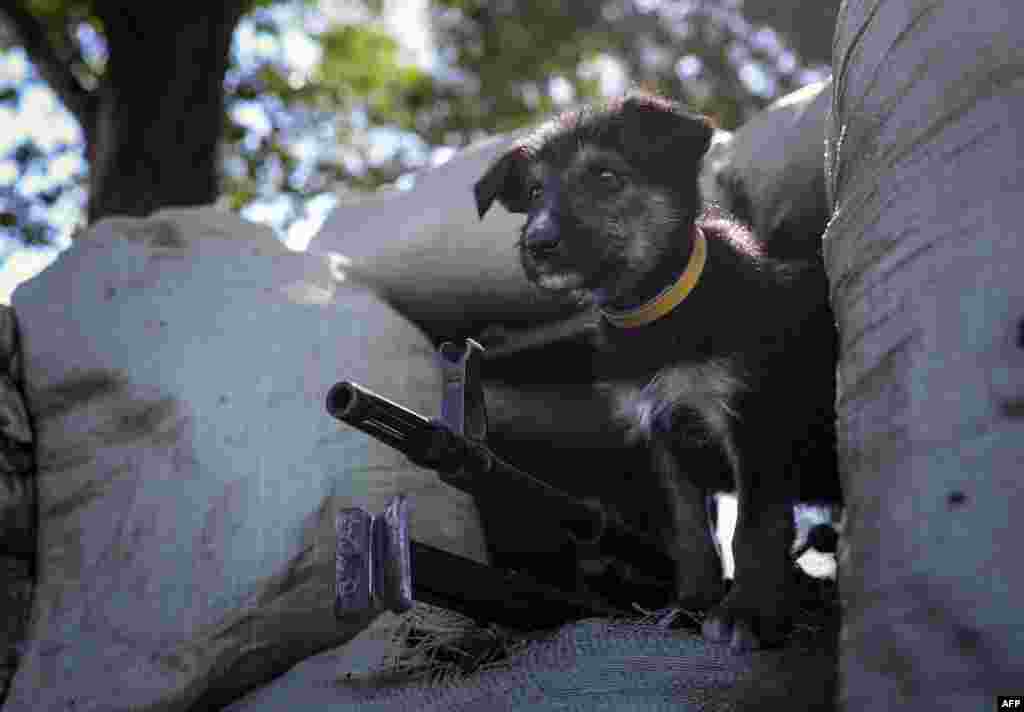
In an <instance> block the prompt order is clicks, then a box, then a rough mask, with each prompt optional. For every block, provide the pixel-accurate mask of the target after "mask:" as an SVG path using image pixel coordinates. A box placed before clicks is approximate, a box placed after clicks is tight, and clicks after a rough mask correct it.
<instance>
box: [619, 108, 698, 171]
mask: <svg viewBox="0 0 1024 712" xmlns="http://www.w3.org/2000/svg"><path fill="white" fill-rule="evenodd" d="M620 112H621V116H622V118H623V122H624V125H625V129H626V132H627V136H626V140H627V142H628V143H629V144H630V145H632V146H634V147H635V148H636V150H637V152H638V153H641V154H645V155H671V156H672V157H674V158H676V159H684V158H685V159H688V160H694V161H697V160H700V158H701V157H702V156H703V155H704V154H705V153H707V150H708V148H709V147H710V146H711V137H712V136H713V135H714V130H715V129H714V125H713V124H712V123H711V119H709V118H708V117H706V116H702V115H700V114H694V113H691V112H689V111H686V109H684V108H683V107H682V106H681V105H680V104H678V103H676V102H674V101H670V100H668V99H665V98H663V97H660V96H657V95H655V94H647V93H643V92H634V93H632V94H630V95H629V96H627V97H626V98H625V99H624V100H623V101H622V105H621V109H620Z"/></svg>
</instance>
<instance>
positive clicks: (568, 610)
mask: <svg viewBox="0 0 1024 712" xmlns="http://www.w3.org/2000/svg"><path fill="white" fill-rule="evenodd" d="M482 353H483V347H482V346H480V345H479V344H478V343H476V342H475V341H473V340H472V339H467V340H466V342H465V345H464V347H463V348H462V349H459V348H458V347H457V346H455V345H454V344H453V343H451V342H445V343H444V344H442V345H441V347H440V348H439V350H438V355H439V362H440V365H441V371H442V375H443V382H444V390H443V392H442V402H441V417H440V418H439V419H432V418H427V417H425V416H423V415H421V414H419V413H417V412H415V411H413V410H410V409H408V408H406V407H404V406H402V405H400V404H398V403H395V402H394V401H391V400H388V399H387V398H385V397H383V396H380V395H378V394H376V393H374V392H372V391H370V390H369V389H367V388H364V387H363V386H360V385H359V384H357V383H353V382H351V381H342V382H340V383H337V384H335V385H334V386H333V387H332V388H331V389H330V391H329V392H328V394H327V398H326V407H327V412H328V413H329V414H331V415H332V416H333V417H335V418H337V419H338V420H340V421H342V422H344V423H346V424H348V425H350V426H352V427H355V428H357V429H359V430H361V431H362V432H364V433H366V434H367V435H370V436H371V437H374V438H376V439H377V440H379V441H381V442H383V443H385V444H386V445H389V446H390V447H392V448H394V449H396V450H398V451H399V452H401V453H402V454H404V455H405V456H406V457H407V458H408V459H409V460H410V461H412V462H413V463H414V464H416V465H419V466H421V467H426V468H429V469H432V470H434V471H435V472H437V473H438V475H439V476H440V478H441V479H442V480H443V481H444V482H446V483H448V484H449V485H452V486H453V487H456V488H458V489H460V490H462V491H464V492H468V493H469V494H471V495H473V496H474V497H475V498H477V499H478V500H484V499H487V498H498V499H499V500H500V501H502V502H508V503H514V505H515V506H519V507H522V509H523V511H528V512H530V516H531V519H532V520H534V521H537V520H542V521H547V522H549V523H551V524H552V525H553V526H555V527H557V528H559V529H561V530H562V531H564V532H565V533H566V534H567V535H568V536H569V538H570V539H571V540H572V541H573V542H576V543H577V544H578V545H579V546H586V547H589V548H591V549H594V548H596V549H598V550H600V552H601V553H602V554H605V555H607V558H608V559H609V561H610V568H611V570H612V572H613V575H615V576H616V578H617V579H618V580H619V581H621V583H622V587H623V591H622V596H621V597H619V598H621V599H625V598H627V597H628V596H629V593H630V591H629V589H630V588H637V589H644V590H645V592H646V594H647V595H648V596H650V594H651V593H652V592H655V593H657V594H663V596H664V599H663V600H666V601H667V600H669V599H670V598H671V584H670V582H668V581H665V580H664V579H661V578H658V576H656V575H654V576H652V575H646V574H644V573H642V572H641V569H642V568H644V567H645V566H651V562H652V560H653V561H654V562H655V566H656V569H657V570H658V571H666V570H671V562H670V561H669V560H668V558H667V556H665V555H664V554H662V553H661V552H660V551H659V550H658V547H657V544H656V543H655V542H654V541H653V540H652V539H651V538H650V537H649V536H648V535H646V534H644V533H641V532H638V531H636V530H634V529H633V528H631V527H630V526H628V525H627V524H626V522H624V521H623V520H622V518H621V517H620V516H618V514H617V513H615V512H614V511H613V510H611V509H609V508H608V507H605V506H603V505H602V504H601V503H600V502H598V501H596V500H592V499H579V498H576V497H573V496H571V495H569V494H567V493H565V492H563V491H561V490H559V489H558V488H556V487H553V486H551V485H549V484H548V483H546V482H544V481H542V480H540V479H537V478H535V477H533V476H532V475H529V474H527V473H526V472H523V471H522V470H520V469H518V468H517V467H515V466H514V465H512V464H510V463H508V462H506V461H505V460H503V459H502V458H500V457H499V456H498V455H496V454H495V453H494V452H493V451H491V450H490V449H489V448H488V447H487V445H486V442H485V441H486V435H487V413H486V407H485V403H484V396H483V385H482V382H481V380H480V356H481V354H482ZM335 525H336V530H337V537H338V555H337V556H338V559H337V566H336V573H337V595H336V599H335V612H336V615H337V616H338V617H339V618H352V617H358V616H366V615H373V614H375V613H376V612H379V611H381V610H384V609H388V610H392V611H395V612H401V611H403V610H407V609H408V608H409V607H410V606H411V605H412V601H413V600H414V599H415V600H421V601H425V602H428V603H434V604H436V605H441V606H444V607H446V608H450V609H453V610H457V611H460V612H462V613H465V614H466V615H469V616H470V617H472V618H475V619H477V620H484V621H493V622H496V623H502V624H504V625H507V626H510V627H514V628H522V629H530V628H539V627H548V626H550V625H553V624H556V623H560V622H565V621H567V620H572V619H574V618H580V617H584V616H588V615H589V616H609V615H619V616H621V615H625V614H626V611H625V610H624V609H623V608H622V607H619V606H617V605H615V604H614V603H610V602H609V601H607V600H605V599H604V598H603V597H601V596H599V595H597V594H595V593H593V592H591V591H588V590H586V589H585V587H582V586H580V585H578V586H577V590H573V591H567V590H564V589H562V588H560V587H557V586H552V585H549V584H546V583H544V582H542V581H539V580H537V579H536V578H535V577H533V576H532V575H530V574H529V573H525V572H515V571H509V570H503V569H499V568H496V567H492V566H486V565H483V564H480V563H477V562H475V561H472V560H470V559H466V558H465V557H460V556H456V555H454V554H450V553H448V552H445V551H442V550H440V549H437V548H435V547H432V546H430V545H428V544H425V543H422V542H417V541H412V540H410V538H409V536H408V500H407V498H406V497H405V496H404V495H399V496H398V497H396V498H395V499H394V500H392V502H391V504H390V505H389V506H388V508H387V509H386V510H385V512H384V513H382V514H379V515H371V514H369V513H367V512H366V511H364V510H362V509H359V508H353V509H345V510H342V511H341V512H339V514H338V516H337V519H336V522H335ZM640 561H642V562H643V563H640ZM413 571H415V573H416V576H415V578H413V576H412V572H413Z"/></svg>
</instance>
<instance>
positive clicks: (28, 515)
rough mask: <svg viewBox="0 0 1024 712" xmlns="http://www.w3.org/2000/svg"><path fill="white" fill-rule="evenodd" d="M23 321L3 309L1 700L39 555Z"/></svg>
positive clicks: (25, 623) (19, 646) (22, 632)
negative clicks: (20, 329) (19, 322)
mask: <svg viewBox="0 0 1024 712" xmlns="http://www.w3.org/2000/svg"><path fill="white" fill-rule="evenodd" d="M24 385H25V381H24V368H23V361H22V357H21V348H20V344H19V338H18V326H17V320H16V319H15V318H14V311H13V310H12V309H11V308H10V307H8V306H0V701H2V700H3V699H4V697H5V696H6V692H7V688H8V685H9V684H10V681H11V678H12V677H13V676H14V672H15V670H16V668H17V665H18V661H19V660H20V659H21V651H22V649H23V643H24V640H25V635H26V631H27V629H28V620H29V615H30V613H31V605H32V593H33V590H34V588H35V579H34V576H33V569H34V564H35V555H36V500H35V482H34V477H35V447H34V445H35V439H34V437H33V434H32V422H31V419H30V418H29V414H28V408H27V407H26V405H25V394H24Z"/></svg>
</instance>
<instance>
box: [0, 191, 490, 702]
mask: <svg viewBox="0 0 1024 712" xmlns="http://www.w3.org/2000/svg"><path fill="white" fill-rule="evenodd" d="M343 277H344V275H343V274H341V273H339V272H337V270H333V271H332V267H331V265H330V264H329V263H328V262H327V261H325V260H323V259H321V258H317V257H312V256H308V255H302V254H296V253H291V252H289V251H288V250H286V249H285V248H284V247H282V246H281V244H280V243H279V242H278V241H277V240H276V239H275V238H274V236H273V234H272V233H271V232H270V231H269V230H267V229H265V228H260V227H256V226H254V225H250V224H247V223H245V222H243V221H241V220H239V219H238V218H236V217H233V216H230V215H227V214H224V213H221V212H218V211H216V210H212V209H197V210H167V211H162V212H160V213H157V214H156V215H154V216H153V217H152V218H150V219H147V220H137V219H129V218H116V219H109V220H105V221H103V222H101V223H100V224H98V225H97V226H95V227H94V228H92V229H91V230H90V231H89V232H88V233H86V234H84V235H82V236H80V237H79V238H77V240H76V242H75V244H74V245H73V246H72V247H71V248H70V249H69V250H67V251H66V252H64V253H63V254H61V256H60V258H59V259H58V260H57V261H56V262H55V263H54V264H52V265H51V266H50V267H49V268H48V269H46V270H45V271H44V272H43V273H41V274H40V275H39V276H37V277H36V278H34V279H32V280H31V281H29V282H27V283H25V284H23V285H22V286H20V287H19V288H18V289H17V290H16V292H15V294H14V298H13V304H14V309H15V311H16V313H17V316H18V320H19V322H20V325H21V329H22V354H23V362H24V370H25V382H26V393H27V400H28V404H29V409H30V411H31V414H32V415H33V417H34V419H35V424H36V430H37V432H36V434H37V454H38V464H39V473H38V496H39V513H40V520H39V538H38V546H39V556H38V564H39V566H38V588H37V595H36V601H35V606H34V615H33V621H32V626H31V629H30V631H29V636H28V641H27V646H26V651H25V656H24V657H23V658H22V660H21V662H20V667H19V668H18V671H17V674H16V676H15V678H14V681H13V686H12V690H11V694H10V697H9V699H8V701H7V704H6V706H5V707H4V710H5V712H19V711H22V710H24V711H26V712H27V711H28V710H32V711H36V710H53V709H95V710H133V712H137V711H143V710H157V709H159V710H187V709H217V708H218V706H219V705H223V704H227V703H228V702H230V701H231V700H232V699H234V698H236V697H238V696H239V695H241V694H243V693H244V692H245V691H247V690H249V689H251V688H253V687H254V686H256V685H259V684H262V683H264V682H266V681H268V680H270V679H272V678H273V677H275V676H277V675H279V674H281V673H283V672H284V671H286V670H287V669H288V668H289V667H290V666H291V665H293V664H294V663H296V662H298V661H299V660H302V659H303V658H305V657H307V656H309V655H312V654H315V653H318V652H320V651H323V650H326V649H328V648H331V647H333V646H337V645H339V644H342V643H345V642H346V641H349V640H350V639H352V638H353V636H356V635H357V634H360V632H361V630H362V629H363V627H364V626H365V624H362V625H355V624H353V625H339V624H338V623H337V622H336V621H335V619H334V615H333V600H334V575H335V572H334V560H335V544H334V515H335V513H336V512H337V510H338V508H340V507H346V506H362V507H365V508H367V509H368V510H370V511H379V510H381V509H382V508H383V507H384V505H385V504H386V503H387V501H388V499H389V498H390V497H391V496H392V495H394V494H396V493H399V492H405V493H407V494H409V496H410V498H411V501H412V526H411V529H412V531H411V534H412V536H413V537H414V538H417V539H420V540H422V541H425V542H427V543H431V544H433V545H435V546H439V547H441V548H444V549H447V550H448V551H451V552H453V553H457V554H461V555H464V556H469V557H471V558H473V559H476V560H477V561H484V560H485V549H484V545H483V537H482V534H481V531H480V528H479V522H478V518H477V514H476V511H475V508H474V506H473V504H472V502H471V500H470V498H469V497H467V496H466V495H464V494H462V493H460V492H458V491H456V490H453V489H451V488H449V487H447V486H446V485H444V484H442V483H441V482H440V481H439V480H438V479H437V477H436V476H435V475H434V474H433V473H430V472H427V471H424V470H420V469H418V468H415V467H413V466H411V465H410V464H409V463H408V462H407V461H406V460H405V459H404V458H403V457H402V456H401V455H399V454H398V453H396V452H394V451H392V450H390V449H389V448H387V447H385V446H383V445H380V444H377V443H376V442H374V441H372V440H371V439H370V438H368V437H367V436H365V435H364V434H362V433H360V432H358V431H355V430H353V429H351V428H348V427H346V426H343V425H340V424H339V423H337V422H336V421H334V420H333V419H331V418H330V417H329V416H327V415H326V413H325V411H324V396H325V394H326V392H327V390H328V388H329V387H330V386H331V385H333V383H335V382H336V381H338V380H342V379H351V380H355V381H358V382H360V383H362V384H364V385H366V386H368V387H370V388H371V389H374V390H377V391H378V392H380V393H382V394H385V395H387V396H388V397H391V398H394V399H396V400H398V401H400V402H402V403H404V404H407V405H408V406H409V407H412V408H414V409H417V410H419V411H421V412H425V413H429V414H433V413H434V412H436V408H437V403H438V401H439V395H440V388H439V378H438V372H437V368H436V364H435V363H434V360H433V354H432V350H431V348H430V346H429V344H428V342H427V340H426V339H425V338H424V337H423V336H422V335H421V334H420V333H419V332H418V331H417V330H416V329H415V328H413V327H412V326H411V325H410V324H409V323H408V322H407V321H406V320H405V319H403V318H402V317H400V316H399V315H397V314H396V313H395V312H394V311H393V310H392V309H391V308H389V307H388V306H386V305H384V304H383V303H382V302H381V301H380V300H379V299H378V298H377V297H376V296H374V295H373V294H372V293H370V292H368V291H366V290H364V289H361V288H357V287H353V286H350V285H349V284H348V283H347V282H346V281H345V280H344V279H343ZM394 625H395V618H394V617H393V616H390V615H388V616H383V617H381V618H380V619H378V621H377V623H375V624H374V626H372V627H371V629H370V630H367V631H364V632H362V634H361V636H360V637H359V638H356V640H354V641H352V642H351V643H349V645H350V646H359V645H365V646H366V647H365V648H362V649H361V650H363V652H364V655H363V656H362V657H370V656H376V658H378V659H379V658H380V657H381V656H382V655H384V653H385V652H386V649H387V645H386V642H387V640H388V639H389V638H388V635H389V633H388V631H389V628H393V627H394ZM382 641H383V643H382ZM356 650H357V651H358V650H360V649H359V648H356ZM392 652H393V651H392ZM359 657H360V656H359V655H355V656H354V659H358V658H359ZM344 674H345V670H344V669H339V675H344Z"/></svg>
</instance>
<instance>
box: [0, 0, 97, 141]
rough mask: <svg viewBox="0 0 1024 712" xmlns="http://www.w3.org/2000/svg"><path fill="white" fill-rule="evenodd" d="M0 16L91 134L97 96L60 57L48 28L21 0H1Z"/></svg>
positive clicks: (86, 131) (43, 75)
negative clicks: (50, 37)
mask: <svg viewBox="0 0 1024 712" xmlns="http://www.w3.org/2000/svg"><path fill="white" fill-rule="evenodd" d="M0 17H2V18H6V19H7V22H8V24H9V25H10V27H11V29H12V30H14V33H15V34H16V35H17V36H18V38H19V39H20V40H21V42H22V44H23V45H24V47H25V51H26V52H27V53H28V56H29V58H30V59H31V60H32V63H33V64H35V65H36V69H38V70H39V74H40V75H42V77H43V79H44V80H45V81H46V83H47V84H49V85H50V88H51V89H53V91H54V92H56V94H57V96H58V97H60V100H61V102H63V104H64V106H66V107H67V109H68V111H70V112H71V113H72V114H73V115H74V117H75V118H76V119H77V120H78V123H79V124H80V125H81V126H82V129H83V131H85V133H86V134H87V135H88V133H89V132H90V130H91V127H92V124H93V121H94V119H95V113H96V98H95V96H94V95H93V94H92V93H91V92H90V91H88V90H87V89H86V88H85V87H83V86H82V85H81V83H80V82H79V81H78V79H77V78H76V77H75V75H74V74H73V73H72V71H71V66H70V65H69V64H68V62H66V61H64V60H63V59H62V58H61V56H60V53H59V52H58V51H57V48H56V47H54V46H53V43H51V42H50V39H49V38H48V37H47V33H46V27H45V26H44V25H43V23H41V22H40V21H39V20H38V19H36V18H35V17H34V16H33V15H32V13H31V12H29V11H28V9H26V7H25V6H24V4H23V3H21V2H18V0H0Z"/></svg>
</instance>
